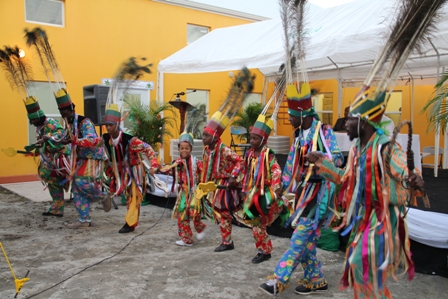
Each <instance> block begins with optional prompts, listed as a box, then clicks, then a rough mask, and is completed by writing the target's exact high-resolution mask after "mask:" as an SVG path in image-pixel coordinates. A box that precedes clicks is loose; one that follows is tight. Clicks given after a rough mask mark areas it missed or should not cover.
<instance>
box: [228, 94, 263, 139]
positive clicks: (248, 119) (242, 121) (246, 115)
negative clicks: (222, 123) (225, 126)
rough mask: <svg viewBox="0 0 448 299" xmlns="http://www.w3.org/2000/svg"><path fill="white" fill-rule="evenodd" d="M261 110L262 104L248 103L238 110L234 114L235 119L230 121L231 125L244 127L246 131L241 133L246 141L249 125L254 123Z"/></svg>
mask: <svg viewBox="0 0 448 299" xmlns="http://www.w3.org/2000/svg"><path fill="white" fill-rule="evenodd" d="M262 110H263V105H262V104H260V103H250V104H249V105H247V106H246V107H245V108H244V109H242V110H240V111H238V113H237V114H236V115H235V120H234V121H233V122H232V126H239V127H244V128H246V130H247V133H246V134H244V135H242V136H244V138H246V141H248V140H249V138H250V127H252V126H253V125H254V124H255V122H256V121H257V118H258V116H259V115H260V113H261V111H262Z"/></svg>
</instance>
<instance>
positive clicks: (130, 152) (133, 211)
mask: <svg viewBox="0 0 448 299" xmlns="http://www.w3.org/2000/svg"><path fill="white" fill-rule="evenodd" d="M148 66H149V65H142V66H141V65H139V64H138V62H137V59H136V58H134V57H131V58H129V59H128V60H127V61H125V62H123V63H122V64H121V65H120V67H119V69H118V71H117V72H116V73H115V75H114V78H113V80H112V83H111V85H110V87H109V92H108V96H107V101H106V111H105V112H106V113H105V116H104V124H105V125H106V129H107V132H108V133H106V134H103V136H102V138H103V144H104V147H105V148H106V150H107V153H108V157H109V159H108V161H107V163H106V166H105V174H106V176H107V177H108V178H109V179H110V181H109V196H108V198H106V199H105V201H104V202H103V207H104V210H105V211H106V212H107V211H109V210H110V208H111V198H110V197H113V196H119V195H122V196H124V197H125V198H126V206H127V212H126V216H125V224H124V225H123V227H122V228H121V229H120V230H119V231H118V232H119V233H129V232H132V231H134V230H135V228H136V227H137V225H138V220H139V216H140V205H141V203H142V200H143V198H144V196H145V195H146V187H147V181H148V179H149V178H148V176H149V175H150V172H152V174H154V173H155V171H156V170H157V168H158V167H159V164H158V162H157V157H156V153H155V152H154V150H153V148H152V147H151V146H150V145H149V144H147V143H145V142H143V141H142V140H140V139H138V138H137V137H134V136H132V135H130V134H128V133H125V132H123V131H122V130H121V128H120V123H121V121H122V119H121V112H120V110H119V108H118V105H117V102H118V99H120V98H124V97H125V96H126V94H127V93H128V92H129V88H130V86H131V85H132V83H133V82H135V80H136V79H137V78H139V77H141V76H142V75H143V74H144V73H150V70H149V68H148Z"/></svg>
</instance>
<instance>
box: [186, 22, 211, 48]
mask: <svg viewBox="0 0 448 299" xmlns="http://www.w3.org/2000/svg"><path fill="white" fill-rule="evenodd" d="M189 27H197V28H204V29H207V33H205V34H203V35H201V36H200V37H198V38H196V39H195V40H194V41H189V34H188V29H189ZM209 33H210V27H208V26H202V25H196V24H187V38H186V39H187V45H189V44H191V43H194V42H195V41H197V40H198V39H200V38H201V37H203V36H204V35H207V34H209Z"/></svg>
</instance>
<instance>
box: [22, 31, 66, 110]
mask: <svg viewBox="0 0 448 299" xmlns="http://www.w3.org/2000/svg"><path fill="white" fill-rule="evenodd" d="M25 39H26V43H27V45H28V46H29V47H31V46H34V48H35V49H36V52H37V54H38V56H39V60H40V63H41V65H42V67H43V70H44V73H45V75H46V76H47V79H48V82H50V83H55V84H56V87H55V88H54V90H53V93H54V96H55V98H56V102H57V103H58V108H60V109H61V108H65V107H67V106H70V105H71V104H72V102H71V100H70V96H69V95H68V92H67V87H66V85H65V81H64V78H63V77H62V73H61V71H60V69H59V66H58V63H57V61H56V58H55V55H54V53H53V49H52V48H51V45H50V43H49V41H48V37H47V34H46V32H45V31H44V30H43V29H41V28H39V27H36V28H34V29H33V30H31V31H28V29H25ZM51 86H52V87H53V84H51Z"/></svg>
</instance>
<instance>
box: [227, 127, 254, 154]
mask: <svg viewBox="0 0 448 299" xmlns="http://www.w3.org/2000/svg"><path fill="white" fill-rule="evenodd" d="M246 134H247V129H246V128H245V127H239V126H231V127H230V137H231V140H230V148H231V149H232V150H233V151H234V152H235V153H237V154H241V155H242V156H243V157H244V155H245V154H246V151H247V149H249V148H250V144H249V143H238V142H237V141H241V140H242V139H244V140H245V139H246V136H245V135H246Z"/></svg>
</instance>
